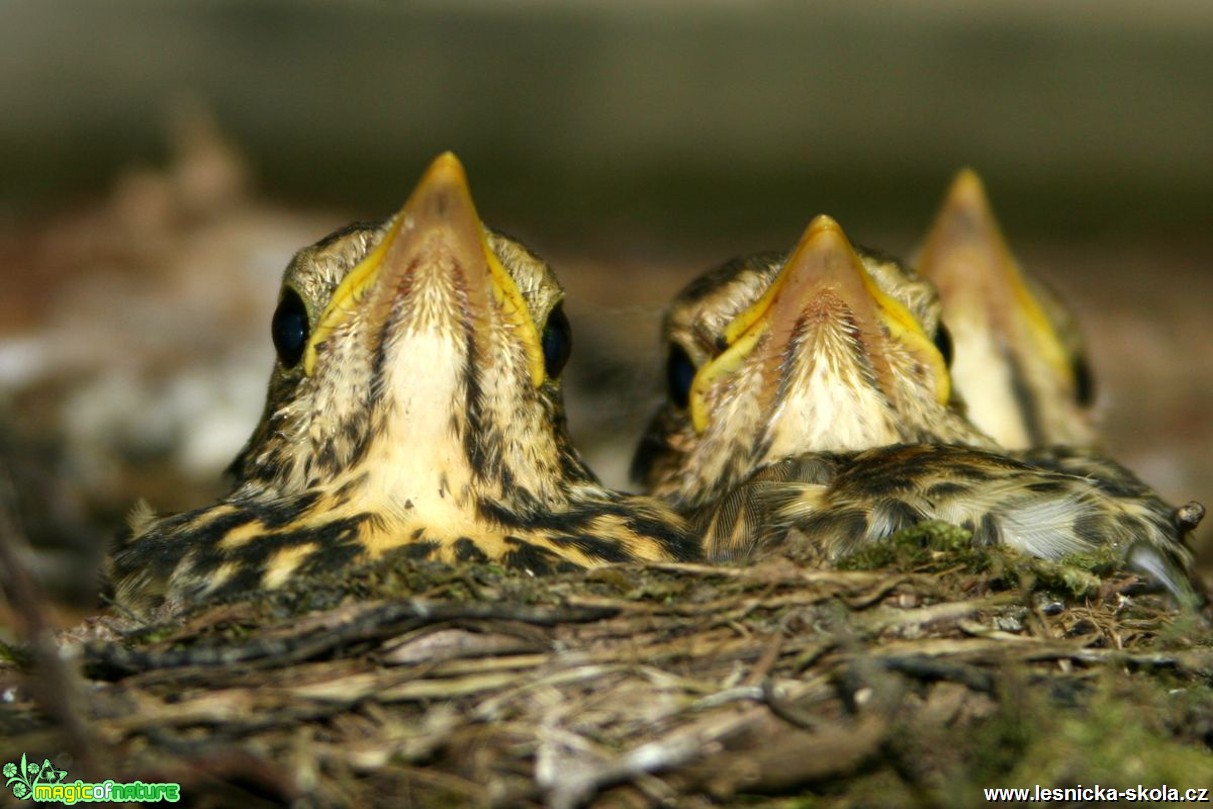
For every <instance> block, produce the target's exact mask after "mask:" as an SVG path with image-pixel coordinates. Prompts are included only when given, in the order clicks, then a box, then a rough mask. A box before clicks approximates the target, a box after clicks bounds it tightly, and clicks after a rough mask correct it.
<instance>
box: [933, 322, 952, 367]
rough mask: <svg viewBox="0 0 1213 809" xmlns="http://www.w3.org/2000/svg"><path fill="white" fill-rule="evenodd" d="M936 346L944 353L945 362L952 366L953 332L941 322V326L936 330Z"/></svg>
mask: <svg viewBox="0 0 1213 809" xmlns="http://www.w3.org/2000/svg"><path fill="white" fill-rule="evenodd" d="M935 347H936V348H937V349H939V353H940V354H942V355H943V364H944V365H946V366H948V367H949V368H951V367H952V332H950V331H948V327H947V326H945V325H943V324H942V323H940V324H939V328H938V329H936V330H935Z"/></svg>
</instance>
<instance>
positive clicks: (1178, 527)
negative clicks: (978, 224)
mask: <svg viewBox="0 0 1213 809" xmlns="http://www.w3.org/2000/svg"><path fill="white" fill-rule="evenodd" d="M823 220H824V218H819V219H818V220H815V221H814V223H813V224H812V225H810V227H809V229H808V230H807V231H806V233H805V236H804V238H803V239H802V241H801V244H800V245H799V246H798V247H797V249H796V251H794V252H793V254H792V256H791V257H790V258H789V259H788V260H787V262H786V263H785V264H784V265H783V267H782V268H776V270H774V271H772V270H770V268H769V264H765V263H764V264H762V266H766V267H767V271H766V272H765V273H760V272H758V271H757V270H755V269H754V267H753V266H752V264H746V263H733V264H730V265H726V268H727V272H726V271H720V270H718V271H716V272H714V273H712V274H709V275H708V276H707V277H706V278H705V279H700V280H699V281H697V282H696V283H695V284H692V286H691V287H690V288H689V289H690V290H691V291H692V292H693V294H691V295H689V296H688V295H687V294H686V293H684V295H683V296H680V297H679V298H678V299H677V300H676V301H675V304H674V307H673V309H672V310H671V312H670V314H669V316H668V317H667V329H668V334H669V335H670V336H671V337H672V338H673V339H680V340H682V342H683V343H685V341H686V338H685V336H686V335H688V334H693V335H695V339H696V341H697V342H698V344H700V345H704V346H707V345H719V346H720V348H719V349H718V350H717V351H716V352H715V354H714V355H712V356H709V357H708V358H707V359H706V360H704V361H702V363H701V364H698V365H697V367H696V368H695V369H694V376H693V379H694V381H693V383H692V385H691V386H690V387H691V390H693V391H694V390H696V389H699V390H700V391H701V392H702V391H703V390H704V389H706V390H707V391H708V394H706V395H704V397H703V400H702V402H701V412H700V413H698V414H696V413H694V412H692V406H693V405H694V401H693V400H692V399H690V398H689V397H688V398H687V402H686V403H684V402H682V401H677V400H676V399H675V397H674V396H671V400H670V401H669V402H667V403H666V405H665V406H664V407H663V409H662V411H661V412H660V413H659V414H658V417H657V420H655V425H656V427H655V429H654V430H653V431H652V432H651V433H650V434H649V435H648V436H646V438H645V441H644V443H643V444H642V446H641V449H640V452H639V453H638V456H637V457H638V461H637V463H638V465H639V466H640V467H641V470H640V471H641V473H642V474H641V478H642V479H643V480H644V481H645V482H646V483H648V484H649V485H650V486H651V487H652V490H653V491H654V492H656V493H658V494H660V495H661V496H663V497H666V498H668V499H669V500H670V501H671V502H672V503H673V504H674V505H675V506H676V507H678V508H680V509H682V510H684V511H686V512H687V513H689V514H693V515H695V519H696V521H697V524H698V525H699V526H700V528H701V530H702V531H703V532H704V535H705V542H706V552H707V555H708V556H709V558H713V559H723V560H736V559H746V558H750V557H753V556H754V555H758V554H762V553H767V552H770V551H772V550H775V549H778V548H781V547H785V543H786V542H787V541H789V539H788V538H789V537H795V538H796V539H795V541H796V542H799V543H809V544H810V545H812V546H813V547H812V550H814V551H816V552H817V554H818V555H819V556H820V557H821V558H823V559H825V560H827V561H829V560H835V559H838V558H840V557H842V556H846V555H849V554H851V553H853V552H854V551H856V550H858V549H861V548H863V547H864V546H865V545H867V544H870V543H872V542H878V541H881V540H883V539H885V538H887V537H889V536H891V535H892V534H894V533H896V532H898V531H899V530H901V529H904V528H907V527H910V526H913V525H915V524H917V523H920V522H923V521H927V520H942V521H945V522H949V523H953V524H956V525H960V526H963V527H965V528H968V529H969V530H970V531H971V532H972V534H973V539H974V542H976V543H980V544H995V543H997V544H1005V545H1008V546H1011V547H1015V548H1018V549H1020V550H1022V551H1024V552H1026V553H1030V554H1033V555H1036V556H1039V557H1043V558H1049V559H1057V558H1061V557H1064V556H1068V555H1071V554H1080V553H1086V554H1090V553H1092V552H1094V551H1110V552H1111V553H1112V555H1113V556H1116V555H1118V554H1119V555H1121V556H1122V557H1124V558H1126V559H1128V560H1129V561H1130V562H1131V563H1133V564H1136V565H1137V566H1138V567H1140V568H1144V569H1147V570H1149V571H1150V572H1151V573H1153V574H1154V575H1156V576H1158V577H1159V578H1160V579H1162V580H1163V581H1164V582H1165V583H1166V584H1167V585H1168V586H1169V587H1171V589H1172V590H1173V591H1174V592H1176V593H1177V594H1180V595H1181V596H1183V595H1187V594H1190V592H1191V590H1190V588H1188V586H1187V570H1188V569H1189V567H1190V563H1191V553H1190V552H1189V551H1188V549H1187V547H1186V546H1185V543H1184V538H1185V536H1186V534H1187V533H1188V532H1190V531H1191V529H1192V528H1194V527H1195V524H1196V523H1197V522H1199V519H1200V517H1201V515H1202V514H1203V509H1201V508H1200V507H1199V506H1198V505H1196V504H1189V505H1188V506H1185V507H1183V508H1181V509H1174V508H1172V507H1171V506H1168V505H1167V504H1166V503H1165V502H1163V501H1162V500H1161V499H1160V498H1159V497H1158V496H1157V495H1155V494H1154V492H1153V491H1152V490H1150V489H1149V487H1147V486H1145V484H1143V483H1141V481H1139V480H1138V479H1137V478H1136V477H1135V476H1133V475H1132V473H1131V472H1129V471H1128V470H1126V469H1124V467H1121V466H1120V465H1118V464H1115V463H1114V462H1112V461H1108V460H1106V459H1101V458H1099V457H1098V456H1096V455H1093V454H1091V453H1089V452H1086V451H1082V450H1076V449H1071V450H1063V449H1044V448H1042V449H1039V450H1035V451H1033V452H1031V453H1029V452H1022V453H1019V456H1020V457H1014V456H1012V454H1010V453H1008V452H1006V451H1004V450H1001V449H999V448H998V447H997V446H996V445H995V444H994V443H993V442H992V441H991V440H990V439H988V438H987V437H986V436H985V435H984V434H983V433H981V432H980V431H978V430H977V429H976V428H974V427H973V426H972V425H971V424H970V423H969V422H968V421H967V420H966V419H965V416H964V413H963V411H962V410H961V409H960V408H959V407H958V406H957V402H956V401H955V400H954V399H953V398H952V396H951V393H950V379H949V378H948V372H947V367H946V365H947V363H946V361H945V358H944V357H943V356H942V354H943V352H942V350H940V346H938V345H932V341H931V340H930V339H929V338H928V337H927V335H928V334H931V333H932V332H933V331H935V330H936V329H935V328H934V325H930V326H928V325H924V323H923V322H922V318H923V317H924V315H923V314H921V313H922V312H923V311H925V312H926V313H927V314H926V315H925V317H926V318H927V324H933V321H932V320H931V318H935V317H937V316H938V301H937V300H935V299H933V298H927V299H926V300H927V301H928V303H927V306H926V307H925V309H924V307H923V306H921V305H919V306H917V307H916V306H914V305H913V304H912V303H911V302H909V301H908V300H907V298H906V296H905V295H904V290H905V289H909V288H913V287H912V283H913V281H914V276H912V275H909V274H907V275H905V276H904V277H903V280H902V282H901V285H900V287H899V286H898V285H897V284H890V283H889V277H888V276H886V277H885V278H884V280H880V278H879V277H877V278H875V279H874V278H873V277H872V276H871V275H869V273H870V272H871V267H872V264H873V262H872V260H871V259H870V258H865V257H862V256H861V255H858V254H856V253H855V252H853V251H852V249H851V247H850V245H849V243H847V241H846V240H845V237H843V236H842V234H841V230H840V229H838V227H837V225H836V224H835V223H833V222H832V220H824V221H823ZM760 269H761V267H760ZM776 273H777V274H776ZM894 277H895V278H896V277H898V276H894ZM737 279H740V281H738V280H737ZM764 281H765V286H764V283H763V282H764ZM899 289H900V290H902V291H903V292H902V294H899ZM793 292H794V293H795V295H796V296H798V297H796V298H790V296H791V293H793ZM670 324H675V326H676V328H671V327H670ZM806 335H810V336H811V337H812V339H809V337H806ZM852 337H853V339H851V338H852ZM933 352H934V356H932V353H933ZM823 369H824V370H823ZM688 403H689V405H690V406H688ZM703 403H706V407H704V406H703ZM840 403H841V405H840ZM691 459H695V463H697V464H698V466H692V465H691V464H692V460H691ZM721 459H731V461H728V462H726V461H725V460H721ZM705 469H708V470H723V475H722V477H723V478H724V480H725V483H723V484H722V483H721V482H720V481H719V480H712V479H709V478H707V477H706V476H705V474H704V470H705ZM738 478H741V479H740V480H738ZM793 529H795V530H793Z"/></svg>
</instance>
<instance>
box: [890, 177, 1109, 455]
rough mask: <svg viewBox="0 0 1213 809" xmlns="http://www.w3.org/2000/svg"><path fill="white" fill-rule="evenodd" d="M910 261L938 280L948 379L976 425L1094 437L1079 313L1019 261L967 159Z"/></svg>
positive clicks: (1081, 439)
mask: <svg viewBox="0 0 1213 809" xmlns="http://www.w3.org/2000/svg"><path fill="white" fill-rule="evenodd" d="M914 264H915V266H916V267H917V269H918V271H919V272H920V273H922V275H923V276H924V277H926V278H927V279H929V280H930V281H932V282H933V283H934V284H935V286H936V287H937V288H938V290H939V296H940V298H941V300H942V302H943V319H944V321H945V322H946V323H947V324H948V328H949V329H950V330H951V333H952V338H953V341H954V345H955V359H954V361H953V363H952V367H951V371H952V381H953V384H955V385H956V388H957V389H958V390H959V392H960V394H961V396H963V398H964V399H965V401H966V402H967V403H968V406H969V409H968V416H969V419H970V420H971V421H972V422H973V423H974V424H975V425H976V426H977V427H978V428H979V429H981V430H982V431H983V432H985V433H987V434H988V435H990V436H991V437H992V438H994V440H996V441H997V442H998V443H999V444H1001V445H1002V446H1004V447H1006V448H1007V449H1012V450H1019V449H1028V448H1031V447H1045V446H1051V445H1055V444H1064V445H1068V446H1090V445H1092V444H1094V443H1095V427H1094V423H1093V419H1092V405H1093V404H1094V385H1093V382H1092V377H1091V369H1090V365H1089V364H1088V362H1087V358H1086V352H1085V346H1084V343H1083V340H1082V335H1081V333H1080V332H1079V329H1078V323H1077V321H1076V319H1075V318H1074V315H1073V313H1072V312H1071V311H1070V310H1069V309H1068V308H1066V306H1065V305H1064V304H1063V303H1062V302H1061V300H1060V299H1059V298H1058V297H1057V296H1056V295H1055V294H1053V292H1052V291H1051V290H1049V289H1048V287H1045V286H1043V285H1042V284H1040V283H1039V282H1038V281H1037V280H1036V279H1035V278H1033V277H1032V276H1030V275H1028V274H1027V273H1025V272H1024V271H1023V270H1022V269H1021V268H1020V267H1019V265H1018V263H1017V262H1016V261H1015V258H1014V256H1012V255H1011V251H1010V249H1009V248H1008V247H1007V243H1006V241H1005V239H1004V238H1003V236H1002V232H1001V229H1000V228H999V226H998V221H997V219H995V217H994V212H993V210H992V209H991V207H990V203H989V200H988V199H987V197H986V193H985V189H984V187H983V185H982V182H981V179H980V178H979V177H978V176H977V174H976V173H975V172H974V171H972V170H971V169H965V170H963V171H961V172H960V173H959V174H957V176H956V179H955V180H953V182H952V186H951V188H950V189H949V190H948V194H947V197H946V199H945V200H944V202H943V206H942V207H941V208H940V211H939V214H938V215H937V217H936V219H935V223H934V225H933V226H932V227H931V230H930V232H929V233H928V235H927V237H926V240H925V241H924V243H923V246H922V248H921V251H920V254H919V256H918V258H917V260H916V261H915V262H914Z"/></svg>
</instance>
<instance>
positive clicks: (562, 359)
mask: <svg viewBox="0 0 1213 809" xmlns="http://www.w3.org/2000/svg"><path fill="white" fill-rule="evenodd" d="M572 351H573V330H572V328H570V327H569V319H568V317H567V316H566V315H565V314H564V307H563V306H559V305H557V306H556V308H555V309H553V310H552V311H551V313H550V314H549V315H548V322H547V324H546V325H544V327H543V365H544V367H545V368H546V369H547V372H548V376H549V377H550V378H552V379H556V378H557V377H559V376H560V372H561V371H563V370H564V365H565V363H567V362H568V361H569V354H571V353H572Z"/></svg>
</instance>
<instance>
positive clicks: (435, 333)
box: [108, 154, 699, 612]
mask: <svg viewBox="0 0 1213 809" xmlns="http://www.w3.org/2000/svg"><path fill="white" fill-rule="evenodd" d="M562 297H563V293H562V290H561V288H560V286H559V284H558V282H557V281H556V278H555V276H554V274H553V273H552V271H551V269H550V268H549V267H548V266H547V265H546V264H544V263H543V262H542V261H541V260H539V259H538V258H536V257H535V256H534V255H532V254H531V253H529V252H528V251H526V250H525V249H524V248H522V247H521V246H519V245H518V244H517V243H515V242H513V241H511V240H509V239H507V238H505V237H504V236H501V235H498V234H495V233H493V232H491V231H488V230H486V229H484V227H483V226H482V225H481V223H480V220H479V218H478V217H477V216H476V213H475V208H474V206H473V204H472V201H471V196H470V194H469V192H468V190H467V186H466V180H465V178H464V175H463V169H462V166H460V165H459V163H458V161H457V160H456V159H455V158H454V156H453V155H449V154H448V155H444V156H442V157H440V158H438V160H436V161H435V162H434V164H433V165H432V166H431V167H430V169H429V170H428V171H427V173H426V175H425V176H424V177H423V178H422V180H421V182H420V183H419V184H418V187H417V189H416V190H415V191H414V192H413V194H412V196H411V197H410V198H409V201H408V202H407V203H406V204H405V206H404V207H403V209H402V210H401V211H400V213H398V214H397V215H396V216H395V217H393V218H392V219H390V220H388V221H387V222H385V223H383V224H381V225H365V226H363V225H355V226H351V227H349V228H346V229H343V230H342V231H339V232H338V233H336V234H334V235H333V236H330V237H328V238H327V239H324V240H322V241H321V242H319V243H317V244H315V245H313V246H311V247H309V248H306V249H304V250H302V251H301V252H300V253H299V254H298V255H296V256H295V258H294V260H293V261H292V262H291V264H290V266H289V267H288V268H287V270H286V274H285V276H284V279H283V287H282V293H281V297H280V303H279V309H278V313H277V314H276V315H275V324H274V329H275V344H276V346H277V348H278V352H279V358H278V362H277V364H276V365H275V369H274V372H273V376H272V377H271V380H270V387H269V394H268V396H267V402H266V407H265V412H264V415H263V417H262V420H261V422H260V423H259V424H258V426H257V428H256V430H255V431H254V433H253V436H252V438H251V439H250V440H249V443H248V445H247V446H246V447H245V448H244V450H243V451H242V452H241V453H240V456H239V457H238V458H237V459H236V461H235V462H234V463H233V464H232V470H231V471H232V474H233V476H234V477H235V486H234V488H233V490H232V491H231V493H230V494H228V495H227V496H226V497H224V498H223V499H222V500H221V501H220V502H219V503H217V504H215V505H213V506H209V507H206V508H202V509H198V510H196V511H192V512H188V513H185V514H178V515H172V516H166V517H160V518H157V517H155V516H152V515H150V514H146V513H140V514H139V515H138V516H136V517H135V518H133V519H132V525H131V530H130V531H129V532H128V533H127V534H125V535H124V536H122V537H121V538H120V539H119V541H118V543H117V545H116V547H115V549H114V551H113V554H112V556H111V559H110V563H109V569H108V572H109V577H110V580H111V582H112V585H113V590H114V597H115V600H116V602H117V603H118V604H119V605H121V606H123V607H125V608H127V609H129V610H132V611H135V612H146V611H148V610H150V609H153V608H155V607H157V606H158V605H160V604H162V603H165V604H167V606H168V607H169V608H172V607H175V606H179V605H182V604H187V603H191V602H194V601H197V600H198V599H202V598H205V597H209V596H218V595H230V594H239V593H243V592H248V591H255V590H258V589H262V588H271V587H276V586H280V585H282V584H284V583H285V582H287V581H288V580H290V579H292V578H295V577H299V576H307V575H308V574H311V573H315V572H320V571H331V570H333V569H339V568H341V567H343V566H346V565H348V564H351V563H354V562H360V561H365V560H369V559H374V558H376V557H379V556H381V555H383V554H384V553H386V552H387V551H396V552H399V553H402V554H404V555H405V556H411V557H414V558H418V559H434V560H445V561H473V562H483V561H493V562H497V563H500V564H503V565H506V566H509V567H514V568H519V569H524V570H528V571H531V572H533V573H537V574H538V573H548V572H553V571H561V570H570V569H577V568H583V567H588V566H593V565H599V564H606V563H611V562H625V561H632V560H645V559H648V560H676V559H688V558H693V557H696V556H698V555H699V543H698V541H697V540H696V539H695V538H694V537H692V535H691V534H690V533H689V529H688V525H687V523H686V522H685V520H684V519H683V518H682V517H680V516H679V515H677V514H676V513H675V512H674V511H673V510H672V509H670V508H669V507H668V506H666V505H665V504H663V503H661V502H660V501H658V500H655V499H651V498H645V497H639V496H632V495H626V494H622V493H619V492H614V491H611V490H609V489H606V488H604V487H603V486H601V485H600V484H599V483H598V482H597V480H596V479H595V478H594V476H593V475H592V473H591V472H590V471H589V470H588V469H587V468H586V466H585V465H584V464H583V463H582V461H581V459H580V457H579V456H578V454H577V452H576V451H575V450H574V449H573V447H572V444H571V442H570V440H569V436H568V433H567V431H566V427H565V417H564V408H563V403H562V399H561V393H560V381H559V375H560V371H561V369H562V368H563V365H564V361H565V360H566V359H567V356H568V347H569V345H568V339H569V335H568V324H567V321H566V320H565V319H564V315H563V312H562V310H561V299H562Z"/></svg>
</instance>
